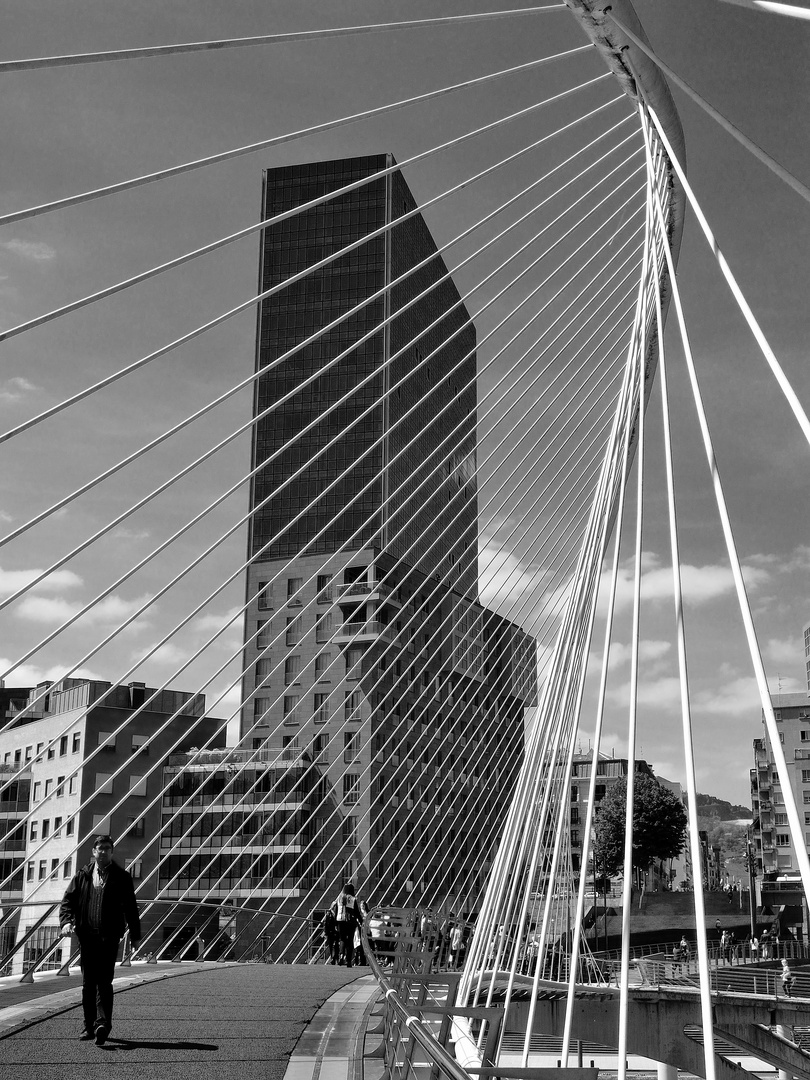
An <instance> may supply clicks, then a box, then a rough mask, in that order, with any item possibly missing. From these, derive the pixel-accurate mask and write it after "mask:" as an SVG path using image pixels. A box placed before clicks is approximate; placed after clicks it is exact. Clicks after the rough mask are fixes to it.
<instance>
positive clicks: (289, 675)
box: [284, 653, 301, 686]
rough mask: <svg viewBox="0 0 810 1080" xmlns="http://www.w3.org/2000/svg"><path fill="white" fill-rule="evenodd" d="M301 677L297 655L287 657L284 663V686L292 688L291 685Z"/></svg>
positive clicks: (299, 659) (298, 656)
mask: <svg viewBox="0 0 810 1080" xmlns="http://www.w3.org/2000/svg"><path fill="white" fill-rule="evenodd" d="M300 675H301V657H300V655H299V654H298V653H296V654H295V656H288V657H287V659H286V660H285V661H284V685H285V686H292V684H293V683H297V682H298V681H299V677H300Z"/></svg>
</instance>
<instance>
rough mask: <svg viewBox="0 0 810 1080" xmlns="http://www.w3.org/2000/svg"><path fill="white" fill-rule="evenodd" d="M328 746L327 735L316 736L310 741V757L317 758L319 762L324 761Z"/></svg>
mask: <svg viewBox="0 0 810 1080" xmlns="http://www.w3.org/2000/svg"><path fill="white" fill-rule="evenodd" d="M328 746H329V736H328V735H327V734H325V733H324V734H323V735H316V736H315V738H314V739H313V740H312V756H313V757H317V758H319V759H320V760H321V761H326V760H327V758H326V749H327V747H328Z"/></svg>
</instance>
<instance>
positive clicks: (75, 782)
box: [68, 776, 79, 795]
mask: <svg viewBox="0 0 810 1080" xmlns="http://www.w3.org/2000/svg"><path fill="white" fill-rule="evenodd" d="M78 790H79V778H78V777H77V776H71V778H70V780H68V795H75V794H76V792H77V791H78Z"/></svg>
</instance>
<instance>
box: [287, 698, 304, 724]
mask: <svg viewBox="0 0 810 1080" xmlns="http://www.w3.org/2000/svg"><path fill="white" fill-rule="evenodd" d="M300 700H301V695H300V694H285V695H284V723H285V724H297V723H298V703H299V701H300Z"/></svg>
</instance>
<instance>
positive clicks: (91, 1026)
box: [59, 835, 141, 1046]
mask: <svg viewBox="0 0 810 1080" xmlns="http://www.w3.org/2000/svg"><path fill="white" fill-rule="evenodd" d="M114 846H115V845H114V844H113V841H112V837H111V836H101V835H99V836H96V837H95V838H94V839H93V860H92V862H90V863H88V865H87V866H83V867H82V868H81V869H80V870H78V871H77V872H76V874H74V876H73V879H72V880H71V882H70V884H69V885H68V887H67V889H66V891H65V895H64V897H63V898H62V905H61V907H60V908H59V925H60V926H61V927H62V934H63V935H64V936H67V935H69V934H71V933H75V934H76V935H77V937H78V939H79V947H80V949H81V965H82V1008H83V1009H84V1029H83V1031H82V1032H81V1035H80V1038H82V1039H92V1038H94V1037H95V1040H96V1045H97V1046H102V1045H103V1044H104V1043H105V1042H106V1040H107V1036H108V1035H109V1034H110V1028H111V1027H112V1008H113V988H112V982H113V976H114V974H115V960H116V956H117V954H118V944H119V942H120V940H121V938H122V937H123V936H124V933H125V932H126V929H127V927H129V935H130V941H131V942H132V945H133V946H135V945H136V944H137V943H138V941H140V937H141V923H140V919H139V917H138V904H137V901H136V900H135V887H134V886H133V884H132V878H131V877H130V875H129V874H128V873H127V871H126V870H124V869H122V867H120V866H119V865H118V864H117V863H114V862H113V861H112V856H113V848H114Z"/></svg>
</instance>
